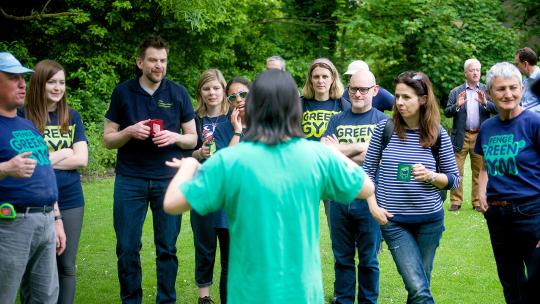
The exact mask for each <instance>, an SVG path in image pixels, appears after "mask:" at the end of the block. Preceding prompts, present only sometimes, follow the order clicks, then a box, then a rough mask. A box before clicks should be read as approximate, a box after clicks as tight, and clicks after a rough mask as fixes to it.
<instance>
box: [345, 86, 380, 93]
mask: <svg viewBox="0 0 540 304" xmlns="http://www.w3.org/2000/svg"><path fill="white" fill-rule="evenodd" d="M373 87H375V85H372V86H370V87H349V94H351V95H354V94H356V93H358V92H360V94H362V95H366V94H367V93H368V92H369V90H371V89H372V88H373Z"/></svg>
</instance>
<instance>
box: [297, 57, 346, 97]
mask: <svg viewBox="0 0 540 304" xmlns="http://www.w3.org/2000/svg"><path fill="white" fill-rule="evenodd" d="M315 68H323V69H327V70H328V71H330V74H332V84H331V85H330V90H329V97H330V98H331V99H339V98H341V96H342V95H343V92H344V91H345V89H344V87H343V83H342V82H341V79H340V77H339V73H338V71H337V69H336V67H335V66H334V64H333V63H332V61H330V60H328V59H327V58H317V59H315V60H314V61H313V62H312V63H311V66H310V67H309V70H308V74H307V78H306V82H305V83H304V87H303V88H302V95H303V96H304V98H306V99H313V98H314V97H315V89H314V88H313V83H312V82H311V75H312V74H313V70H315Z"/></svg>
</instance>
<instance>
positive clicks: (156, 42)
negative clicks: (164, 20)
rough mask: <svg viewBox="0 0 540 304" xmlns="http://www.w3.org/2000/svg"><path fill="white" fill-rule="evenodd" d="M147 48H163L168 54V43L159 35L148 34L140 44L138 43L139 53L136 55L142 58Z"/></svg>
mask: <svg viewBox="0 0 540 304" xmlns="http://www.w3.org/2000/svg"><path fill="white" fill-rule="evenodd" d="M148 48H155V49H158V50H161V49H165V51H167V55H168V54H169V44H168V43H167V41H165V39H163V38H161V37H160V36H149V37H148V38H146V39H145V40H144V41H143V42H141V44H140V45H139V54H138V57H139V58H141V59H144V56H145V55H146V50H147V49H148Z"/></svg>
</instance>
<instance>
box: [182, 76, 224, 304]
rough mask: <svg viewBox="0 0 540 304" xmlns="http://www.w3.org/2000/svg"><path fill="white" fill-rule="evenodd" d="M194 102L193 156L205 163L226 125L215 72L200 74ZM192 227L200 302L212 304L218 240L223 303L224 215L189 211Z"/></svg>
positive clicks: (220, 78) (221, 90)
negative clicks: (195, 137) (196, 104)
mask: <svg viewBox="0 0 540 304" xmlns="http://www.w3.org/2000/svg"><path fill="white" fill-rule="evenodd" d="M197 102H198V104H199V106H198V107H197V109H196V113H197V115H196V116H195V124H196V127H197V135H198V140H197V147H196V148H195V151H194V152H193V153H192V156H193V157H194V158H196V159H197V160H198V161H200V162H204V161H205V160H206V159H208V158H209V157H211V156H212V154H213V153H215V151H216V146H217V143H218V140H217V139H216V134H215V132H216V130H217V129H218V128H220V127H221V126H222V125H224V124H226V123H228V122H229V118H228V116H227V113H228V111H229V104H228V103H227V99H226V98H225V78H224V77H223V74H222V73H221V72H220V71H219V70H218V69H208V70H206V71H204V72H203V73H202V75H201V77H200V78H199V82H198V84H197ZM229 140H230V139H229ZM227 142H228V141H227ZM191 228H192V229H193V241H194V244H195V283H196V284H197V287H198V293H199V303H211V299H210V286H211V285H212V278H213V273H214V262H215V258H216V249H217V240H219V246H220V253H221V277H220V281H219V293H220V298H221V302H222V303H226V298H227V270H228V257H229V229H228V228H227V218H226V216H225V213H224V212H223V211H222V210H219V211H216V212H213V213H210V214H208V215H205V216H201V215H200V214H198V213H197V212H195V211H194V210H192V211H191Z"/></svg>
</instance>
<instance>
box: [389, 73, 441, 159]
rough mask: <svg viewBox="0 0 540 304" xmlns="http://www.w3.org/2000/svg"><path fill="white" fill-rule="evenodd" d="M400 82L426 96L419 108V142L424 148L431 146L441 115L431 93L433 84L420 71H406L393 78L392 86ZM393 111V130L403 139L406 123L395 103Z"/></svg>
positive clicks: (436, 135)
mask: <svg viewBox="0 0 540 304" xmlns="http://www.w3.org/2000/svg"><path fill="white" fill-rule="evenodd" d="M400 83H401V84H404V85H406V86H408V87H410V88H411V89H413V90H414V92H415V93H416V95H417V96H418V97H421V96H425V97H426V102H425V103H424V104H422V105H420V109H419V111H420V119H419V122H418V125H419V127H420V144H421V145H422V147H424V148H427V147H431V146H433V145H434V144H435V142H436V141H437V137H438V136H439V125H440V123H441V116H440V114H439V105H438V104H437V100H436V99H435V94H434V93H433V85H432V84H431V81H430V80H429V77H428V76H427V75H426V74H424V73H422V72H415V71H407V72H403V73H401V74H400V75H399V76H398V77H396V79H394V86H397V85H398V84H400ZM393 112H394V113H393V115H392V120H393V122H394V131H395V132H396V133H397V135H398V136H399V138H401V139H404V138H405V136H406V133H405V127H406V123H405V120H403V117H402V116H401V114H400V113H399V111H398V109H397V105H396V103H394V107H393Z"/></svg>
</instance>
